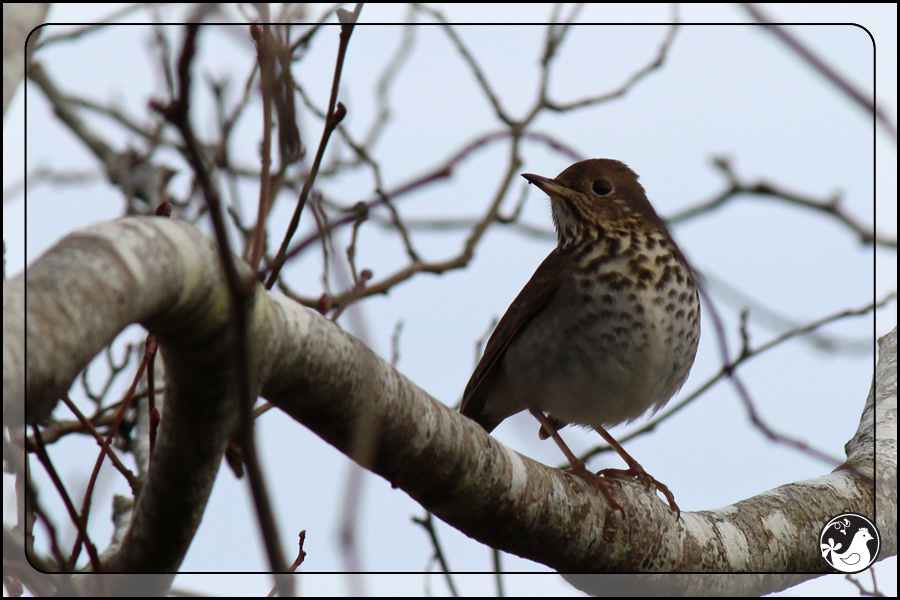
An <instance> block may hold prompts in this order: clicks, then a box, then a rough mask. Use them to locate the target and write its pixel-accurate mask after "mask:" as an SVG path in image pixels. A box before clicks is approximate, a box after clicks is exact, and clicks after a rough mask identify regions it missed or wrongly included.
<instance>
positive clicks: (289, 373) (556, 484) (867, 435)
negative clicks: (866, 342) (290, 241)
mask: <svg viewBox="0 0 900 600" xmlns="http://www.w3.org/2000/svg"><path fill="white" fill-rule="evenodd" d="M240 269H241V270H242V271H244V270H248V267H247V266H246V265H245V264H243V263H241V264H240ZM25 280H26V282H27V288H28V292H29V303H28V309H27V310H28V313H27V314H28V322H27V337H28V342H29V343H28V360H27V362H26V367H27V382H28V388H27V396H26V402H27V405H28V420H29V421H30V422H33V421H35V420H37V419H38V418H39V415H46V414H47V413H48V412H49V410H51V409H52V408H53V406H54V404H55V403H56V399H57V398H58V397H59V395H61V393H63V392H65V391H66V390H67V389H68V386H69V385H71V382H72V381H73V380H74V379H75V377H76V375H77V373H78V371H79V370H80V369H81V368H83V367H84V365H85V364H87V362H88V361H89V360H90V359H91V358H92V357H93V356H94V355H95V354H96V353H97V352H99V351H100V350H101V349H102V348H103V346H105V345H106V344H107V343H109V341H110V340H111V339H112V338H113V337H114V335H115V334H116V333H118V331H119V330H121V328H123V327H124V326H125V325H127V324H128V323H132V322H142V323H144V324H145V325H146V326H147V327H148V329H150V330H151V331H153V332H154V333H156V334H157V335H158V336H159V339H160V345H161V348H162V351H163V357H164V359H165V362H166V369H167V383H168V387H167V397H166V403H165V409H164V410H165V412H164V415H163V420H162V424H161V427H160V432H159V441H158V446H157V448H156V450H155V451H154V455H153V463H152V466H151V469H150V473H149V476H148V482H147V485H146V486H145V489H144V492H143V493H142V495H141V498H140V499H139V502H138V505H137V507H136V508H135V516H134V522H133V524H132V528H131V531H130V532H129V534H128V535H127V536H126V538H125V540H124V541H123V543H122V550H121V552H120V554H119V555H118V556H117V557H116V559H115V560H114V561H112V562H111V563H110V567H113V568H118V569H126V568H127V569H128V570H132V569H134V570H154V571H164V570H174V569H177V568H178V566H179V565H180V562H181V560H182V558H183V553H184V552H186V550H187V546H188V545H189V544H190V541H191V539H192V536H193V534H194V530H195V529H196V524H197V523H199V519H200V517H201V516H202V513H203V509H204V507H205V503H206V499H207V497H208V493H209V488H210V487H211V485H212V480H213V479H214V477H215V474H216V471H217V469H218V466H219V464H220V462H221V456H222V452H223V451H224V446H225V441H226V439H227V436H228V435H229V434H230V433H231V431H232V430H233V428H234V425H235V423H236V418H237V399H236V396H235V392H234V390H233V384H232V380H233V376H234V374H233V373H229V372H228V371H227V370H225V371H224V372H223V370H222V364H223V363H222V362H221V355H222V353H224V352H227V351H228V350H227V348H228V347H229V343H230V341H231V340H230V339H228V333H227V332H228V331H229V330H230V329H229V328H228V327H227V326H226V325H227V323H228V318H229V317H228V315H229V305H228V304H229V303H228V293H227V288H226V286H225V283H224V279H223V276H222V273H221V269H220V268H219V267H218V259H217V253H216V249H215V247H214V245H213V243H212V242H211V241H210V240H209V239H207V238H206V237H205V236H203V235H202V234H200V233H199V232H198V231H197V230H196V229H195V228H193V227H192V226H190V225H188V224H185V223H180V222H172V221H169V220H166V219H157V218H152V217H149V218H129V219H123V220H120V221H115V222H111V223H104V224H100V225H96V226H93V227H91V228H89V229H87V230H83V231H80V232H77V233H74V234H72V235H70V236H69V237H67V238H65V239H64V240H63V241H62V242H60V243H59V244H58V245H57V246H56V247H54V248H53V249H52V250H50V251H49V252H48V253H47V254H46V255H44V257H42V258H41V259H39V260H38V261H37V262H36V263H35V264H34V265H33V266H32V267H31V268H30V269H29V271H28V273H27V276H26V277H25ZM21 281H22V278H21V277H20V278H18V279H16V280H13V281H12V282H4V308H5V309H6V307H8V306H9V307H13V308H15V307H16V306H17V302H18V301H19V300H20V297H21V294H22V292H23V286H22V283H21ZM101 315H102V316H103V317H104V318H100V316H101ZM23 316H24V314H23V313H22V312H21V310H19V311H18V313H17V314H16V311H11V312H7V310H4V328H6V322H7V321H8V320H11V321H13V322H14V321H15V320H16V319H21V318H22V317H23ZM891 335H892V337H890V338H886V339H887V340H893V342H891V341H882V348H881V356H880V359H879V366H878V372H877V374H876V383H875V384H874V386H873V392H872V393H871V394H870V396H869V400H868V401H867V403H866V408H865V411H864V414H863V417H862V420H861V422H860V427H859V431H858V432H857V434H856V436H855V437H854V438H853V439H852V440H851V441H850V442H849V443H848V444H847V452H848V459H847V462H846V465H845V466H849V467H852V470H848V469H847V468H845V466H842V467H839V468H838V469H836V470H835V471H834V472H833V473H830V474H826V475H823V476H821V477H817V478H814V479H810V480H806V481H801V482H797V483H789V484H787V485H784V486H781V487H779V488H776V489H774V490H770V491H768V492H763V493H761V494H759V495H757V496H755V497H753V498H749V499H747V500H744V501H741V502H739V503H737V504H736V505H734V506H729V507H722V508H719V509H714V510H708V511H700V512H695V513H683V514H682V520H680V521H676V520H675V518H674V516H673V515H672V513H671V512H670V511H669V510H668V509H667V507H666V506H665V504H664V503H663V502H662V501H661V500H660V499H659V498H658V497H657V496H656V495H655V494H653V493H652V492H650V491H649V490H647V489H645V488H643V487H642V486H640V485H639V484H637V483H635V482H626V481H622V482H621V484H620V485H617V486H616V488H615V490H614V493H615V494H616V500H617V501H618V502H619V503H620V504H621V505H622V506H623V507H625V517H624V518H622V517H620V516H619V513H617V512H615V511H612V512H611V511H609V510H608V507H607V505H606V502H605V500H604V498H603V496H602V495H600V494H597V493H595V492H594V490H593V489H591V488H590V487H589V486H587V485H586V484H585V483H584V482H582V481H581V480H580V479H578V478H577V477H574V476H571V475H570V474H568V473H565V472H562V471H559V470H556V469H552V468H549V467H546V466H544V465H542V464H540V463H537V462H535V461H533V460H530V459H528V458H526V457H523V456H521V455H519V454H517V453H515V452H513V451H512V450H510V449H509V448H507V447H506V446H504V445H503V444H501V443H499V442H497V441H496V440H495V439H493V438H491V437H490V436H488V435H487V434H486V433H485V432H484V431H483V430H482V429H481V428H480V427H479V426H478V425H476V424H475V423H474V422H472V421H470V420H468V419H466V418H465V417H462V416H460V415H459V414H457V413H455V412H454V411H452V410H451V409H449V408H448V407H447V406H445V405H443V404H442V403H440V402H438V401H437V400H435V399H433V398H431V397H430V396H428V395H427V394H426V393H424V392H423V391H422V390H421V389H420V388H418V387H417V386H416V385H415V384H414V383H412V382H411V381H409V380H408V379H406V378H405V377H403V376H402V375H401V374H400V373H398V372H397V371H396V370H395V369H394V368H392V367H391V366H390V365H389V364H388V363H387V362H386V361H384V360H382V359H381V358H379V357H377V356H376V355H375V354H374V353H373V352H372V351H371V350H369V349H368V348H366V347H365V346H364V345H363V344H362V343H361V342H360V341H359V340H357V339H356V338H354V337H352V336H351V335H349V334H348V333H346V332H344V331H343V330H341V329H340V328H338V327H337V326H336V325H335V324H333V323H332V322H330V321H329V320H327V319H325V318H323V317H321V316H320V315H318V314H317V313H315V312H314V311H312V310H309V309H306V308H304V307H302V306H299V305H298V304H296V303H294V302H291V301H289V300H288V299H286V298H285V297H284V296H282V295H280V294H277V293H272V292H264V291H263V290H262V288H261V287H260V286H257V287H256V292H255V295H254V299H253V305H252V309H251V317H250V333H249V338H248V340H249V341H248V345H249V348H248V352H249V355H250V356H251V373H253V375H254V377H255V378H256V381H254V385H253V388H254V390H259V391H260V392H261V395H263V396H265V397H266V398H268V399H269V400H270V401H272V402H273V404H275V405H276V406H278V407H280V408H281V409H283V410H284V411H285V412H287V413H288V414H290V415H291V416H292V417H293V418H295V419H296V420H297V421H299V422H301V423H303V424H304V425H305V426H307V427H309V428H310V429H311V430H312V431H314V432H315V433H316V434H317V435H319V436H320V437H322V438H323V439H325V440H326V441H328V442H329V443H330V444H332V445H334V446H335V447H336V448H338V449H339V450H341V451H342V452H344V453H345V454H347V455H348V456H350V457H351V458H354V459H355V460H356V461H357V462H359V463H360V464H361V465H363V466H364V467H366V468H368V469H370V470H372V471H374V472H376V473H378V474H380V475H381V476H383V477H384V478H386V479H387V480H388V481H390V482H391V483H392V484H393V485H394V486H396V487H399V488H401V489H403V490H404V491H405V492H406V493H408V494H409V495H410V496H411V497H412V498H414V499H415V500H416V501H418V502H419V503H421V504H422V505H423V506H424V507H425V508H427V509H428V510H430V511H432V512H433V513H434V514H435V515H436V516H438V517H440V518H441V519H443V520H444V521H446V522H447V523H449V524H451V525H453V526H454V527H456V528H458V529H459V530H461V531H462V532H464V533H466V534H467V535H469V536H471V537H473V538H475V539H478V540H480V541H482V542H484V543H487V544H490V545H492V546H495V547H497V548H501V549H504V550H506V551H509V552H512V553H515V554H518V555H520V556H524V557H527V558H530V559H532V560H536V561H539V562H542V563H544V564H547V565H549V566H551V567H553V568H556V569H558V570H561V571H636V570H643V571H657V572H669V571H679V572H683V571H707V572H708V571H714V572H722V571H730V572H748V571H766V572H779V571H787V572H807V573H816V572H824V568H823V567H824V563H822V562H821V561H820V557H819V554H818V550H817V546H816V545H815V544H810V543H809V540H814V539H817V535H818V528H819V527H820V526H821V524H822V523H824V522H826V521H827V519H828V518H829V517H831V516H833V515H834V514H836V513H837V512H838V511H841V510H853V511H855V512H859V513H861V514H864V515H867V516H869V517H870V518H872V517H874V518H875V519H876V523H877V525H878V526H879V528H880V530H881V532H882V534H883V535H884V536H885V539H884V540H883V548H884V550H883V552H882V556H888V555H891V554H893V553H895V552H896V514H895V512H892V508H893V507H895V506H896V426H895V419H896V410H895V409H892V408H891V407H892V406H895V403H896V337H895V336H896V333H895V332H894V333H892V334H891ZM19 351H21V346H20V345H19V344H18V343H17V342H16V340H15V337H14V336H11V337H9V338H8V337H7V336H6V335H4V361H6V360H7V359H11V360H15V359H16V356H17V355H16V352H19ZM18 356H19V357H21V354H19V355H18ZM6 366H7V365H6V364H4V375H6V373H7V369H6ZM885 373H887V375H885ZM22 385H23V382H22V381H21V378H10V380H9V381H8V380H7V378H6V377H4V411H5V412H6V410H7V408H10V406H9V405H8V404H7V402H6V400H7V398H16V397H18V398H21V397H22V395H23V394H22V391H23V389H22V388H21V387H18V388H17V386H22ZM7 386H9V387H7ZM876 401H877V403H876ZM12 408H13V413H14V412H15V411H14V407H12ZM5 416H7V417H9V414H6V415H5ZM876 417H877V421H876ZM876 427H877V433H878V436H877V438H878V440H877V444H873V441H874V438H873V432H874V431H875V430H876V429H875V428H876ZM873 455H874V459H875V460H874V463H873V460H872V458H873ZM873 464H877V465H878V477H877V478H875V479H874V481H875V485H876V486H877V494H876V493H875V492H876V489H875V487H874V486H873V485H872V481H873V476H874V472H873ZM876 496H877V503H876V501H875V498H876ZM873 510H874V514H873ZM776 523H777V524H780V525H778V526H776V525H774V524H776ZM668 581H670V582H671V581H672V580H668ZM685 581H687V580H685ZM690 581H691V583H690V585H691V586H692V589H694V590H695V591H697V589H696V587H693V586H694V585H696V584H695V582H694V580H690ZM685 585H688V584H687V583H686V584H685Z"/></svg>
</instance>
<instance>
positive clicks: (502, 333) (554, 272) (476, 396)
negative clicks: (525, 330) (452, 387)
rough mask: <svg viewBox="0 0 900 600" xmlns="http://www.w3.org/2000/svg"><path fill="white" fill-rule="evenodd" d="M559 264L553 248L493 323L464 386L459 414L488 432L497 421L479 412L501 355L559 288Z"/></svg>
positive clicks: (482, 410) (482, 408)
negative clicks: (480, 353)
mask: <svg viewBox="0 0 900 600" xmlns="http://www.w3.org/2000/svg"><path fill="white" fill-rule="evenodd" d="M560 262H561V259H560V254H559V250H557V249H554V250H553V252H551V253H550V254H549V255H548V256H547V258H545V259H544V262H542V263H541V265H540V266H539V267H538V268H537V270H536V271H535V272H534V275H532V276H531V279H530V280H529V281H528V283H527V284H525V287H524V288H522V291H521V292H519V295H518V296H517V297H516V299H515V300H513V303H512V304H510V305H509V308H508V309H507V310H506V314H505V315H503V318H502V319H500V322H499V323H497V328H496V329H494V333H493V334H491V338H490V339H489V340H488V343H487V345H486V346H485V349H484V354H483V355H482V357H481V360H480V361H478V366H476V367H475V372H474V373H472V378H471V379H469V383H468V385H466V391H465V393H464V394H463V401H462V404H461V405H460V407H459V412H461V413H462V414H464V415H466V416H467V417H469V418H471V419H474V420H475V421H476V422H478V424H479V425H481V426H482V427H484V428H485V429H486V430H487V431H492V430H493V429H494V428H495V427H496V426H497V425H499V424H500V421H497V422H496V423H495V422H492V421H489V420H487V419H485V418H484V416H483V415H482V413H483V412H484V409H485V405H486V403H487V398H488V396H489V395H490V393H491V388H492V387H493V385H494V380H495V379H496V378H497V373H498V372H499V370H500V362H501V361H502V359H503V355H504V354H505V353H506V349H507V348H508V347H509V344H510V342H511V341H512V340H513V339H514V338H515V336H516V334H517V333H518V332H519V330H520V329H522V327H523V326H524V325H525V324H526V323H528V321H530V320H531V319H532V318H533V317H534V316H535V315H536V314H538V313H539V312H540V311H541V310H543V308H544V307H545V306H546V305H547V303H549V302H550V299H551V298H553V295H554V294H555V293H556V291H557V290H558V289H559V273H560V268H561V265H560ZM503 418H505V417H503ZM501 420H502V418H501Z"/></svg>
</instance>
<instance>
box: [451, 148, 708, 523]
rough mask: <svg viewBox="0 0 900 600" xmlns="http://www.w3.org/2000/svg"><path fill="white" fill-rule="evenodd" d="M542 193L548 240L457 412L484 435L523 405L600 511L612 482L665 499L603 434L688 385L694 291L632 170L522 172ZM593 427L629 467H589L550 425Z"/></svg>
mask: <svg viewBox="0 0 900 600" xmlns="http://www.w3.org/2000/svg"><path fill="white" fill-rule="evenodd" d="M522 177H524V178H525V179H526V180H527V181H528V182H529V183H530V184H533V185H535V186H536V187H538V188H539V189H540V190H542V191H543V192H544V193H546V194H547V195H548V196H549V197H550V209H551V215H552V218H553V224H554V227H555V229H556V234H557V246H556V248H554V249H553V251H551V252H550V254H549V255H548V256H547V258H546V259H544V261H543V262H542V263H541V264H540V266H539V267H538V268H537V270H536V271H535V273H534V275H533V276H532V277H531V279H530V280H529V281H528V283H527V284H525V287H524V288H523V289H522V291H521V292H520V293H519V295H518V296H517V297H516V299H515V300H513V302H512V304H511V305H510V306H509V308H508V309H507V311H506V313H505V314H504V315H503V317H502V318H501V319H500V321H499V322H498V323H497V326H496V328H495V329H494V332H493V333H492V335H491V337H490V338H489V340H488V342H487V344H486V345H485V349H484V353H483V355H482V357H481V359H480V361H479V362H478V364H477V366H476V367H475V370H474V372H473V373H472V376H471V378H470V380H469V382H468V384H467V385H466V388H465V392H464V393H463V400H462V403H461V404H460V408H459V411H460V413H462V414H463V415H465V416H467V417H470V418H471V419H473V420H475V421H476V422H477V423H478V424H479V425H481V426H482V427H483V428H484V429H485V430H486V431H487V432H488V433H490V432H491V431H493V430H494V428H496V427H497V426H498V425H499V424H500V422H501V421H503V420H504V419H506V418H507V417H510V416H512V415H514V414H516V413H519V412H521V411H523V410H528V411H529V412H530V413H531V414H532V415H534V417H535V418H536V419H537V420H538V421H539V422H540V424H541V428H540V429H539V435H540V437H541V439H546V438H547V437H552V438H553V440H554V441H555V442H556V444H557V445H558V446H559V448H560V449H561V450H562V452H563V453H564V454H565V455H566V458H567V459H568V461H569V463H570V465H571V468H572V469H571V471H572V473H574V474H575V475H578V476H580V477H582V478H583V479H585V480H586V481H588V482H589V483H592V484H594V485H595V486H596V487H598V488H599V489H600V491H601V492H602V493H603V495H604V496H605V497H606V499H607V501H608V502H609V504H610V506H611V507H612V508H614V509H617V510H619V511H621V512H622V514H623V515H624V511H623V510H622V508H621V505H620V504H619V503H618V502H617V501H616V500H614V498H613V496H612V495H611V493H610V481H611V478H612V477H624V478H633V479H636V480H637V481H640V482H643V483H644V484H646V485H648V486H653V487H655V488H656V489H657V490H659V491H660V492H662V493H663V495H665V497H666V499H667V500H668V503H669V506H670V507H671V509H672V511H673V512H675V513H676V514H677V517H676V518H679V517H680V514H681V511H680V509H679V508H678V505H677V504H676V503H675V497H674V494H672V492H671V491H670V490H669V488H668V487H667V486H666V485H664V484H662V483H660V482H659V481H657V480H656V479H655V478H653V477H652V476H651V475H649V474H648V473H647V472H646V471H645V470H644V468H643V467H642V466H641V465H640V464H639V463H638V462H637V461H636V460H635V459H634V458H632V457H631V456H630V455H629V454H628V453H627V452H626V451H625V450H624V449H623V448H622V446H621V445H620V444H619V443H618V442H616V440H615V439H614V438H613V437H612V436H611V435H610V434H609V433H608V432H607V431H606V429H607V428H609V427H612V426H615V425H619V424H621V423H630V422H632V421H635V420H636V419H638V418H640V417H641V416H643V415H645V414H648V413H649V414H653V413H655V412H656V411H658V410H659V409H660V408H662V407H663V406H665V404H666V403H667V402H668V401H669V400H670V399H671V398H672V396H673V395H675V393H677V392H678V390H679V389H681V387H682V385H683V384H684V382H685V381H686V380H687V377H688V374H689V373H690V370H691V366H692V365H693V363H694V357H695V356H696V353H697V346H698V344H699V340H700V298H699V295H698V293H697V285H696V281H695V278H694V276H693V274H692V272H691V268H690V267H689V265H688V263H687V261H686V260H685V258H684V255H683V254H682V253H681V251H680V250H679V248H678V246H677V245H676V244H675V242H674V240H673V239H672V237H671V236H670V235H669V232H668V230H667V229H666V227H665V225H664V223H663V221H662V220H661V219H660V218H659V216H658V215H657V214H656V211H655V210H654V209H653V206H652V205H651V204H650V201H649V200H648V199H647V195H646V193H645V191H644V188H643V186H642V185H641V184H640V183H639V182H638V175H637V174H636V173H635V172H634V171H632V170H631V169H630V168H629V167H628V166H627V165H625V164H624V163H622V162H620V161H618V160H612V159H603V158H599V159H590V160H584V161H581V162H577V163H575V164H573V165H571V166H570V167H568V168H567V169H565V170H564V171H563V172H562V173H560V174H559V175H558V176H557V177H556V178H554V179H550V178H548V177H542V176H540V175H535V174H532V173H523V174H522ZM569 424H575V425H581V426H584V427H590V428H593V429H594V430H596V431H597V432H598V433H599V434H600V435H601V436H602V437H603V438H604V439H605V440H606V442H607V443H609V444H610V446H612V447H613V448H614V449H615V450H616V452H617V453H618V454H619V455H620V456H621V457H622V458H623V459H624V460H625V462H626V463H627V465H628V469H626V470H620V469H605V470H603V471H601V472H600V473H597V474H595V473H593V472H591V471H589V470H588V469H587V468H586V467H585V465H584V463H583V462H582V461H580V460H579V459H578V458H577V457H575V455H574V454H573V453H572V452H571V450H569V448H568V447H567V446H566V444H565V442H563V440H562V438H561V437H560V435H559V433H558V430H559V429H561V428H562V427H565V426H566V425H569Z"/></svg>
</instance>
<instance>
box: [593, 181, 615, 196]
mask: <svg viewBox="0 0 900 600" xmlns="http://www.w3.org/2000/svg"><path fill="white" fill-rule="evenodd" d="M591 189H592V190H594V193H595V194H597V195H598V196H606V195H607V194H609V193H610V192H611V191H612V186H611V185H609V182H608V181H606V180H605V179H598V180H597V181H595V182H594V185H592V186H591Z"/></svg>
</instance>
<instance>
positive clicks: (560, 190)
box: [522, 173, 569, 197]
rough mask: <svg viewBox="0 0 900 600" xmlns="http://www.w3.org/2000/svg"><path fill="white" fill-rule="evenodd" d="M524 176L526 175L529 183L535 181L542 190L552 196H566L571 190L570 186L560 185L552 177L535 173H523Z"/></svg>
mask: <svg viewBox="0 0 900 600" xmlns="http://www.w3.org/2000/svg"><path fill="white" fill-rule="evenodd" d="M522 177H524V178H525V179H526V180H527V181H528V183H533V184H534V185H536V186H537V187H538V188H539V189H540V190H541V191H542V192H544V193H545V194H547V195H548V196H551V197H552V196H564V195H566V194H567V193H568V192H569V189H568V188H565V187H563V186H561V185H559V184H558V183H557V182H556V181H555V180H553V179H550V178H549V177H542V176H540V175H535V174H533V173H522Z"/></svg>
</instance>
